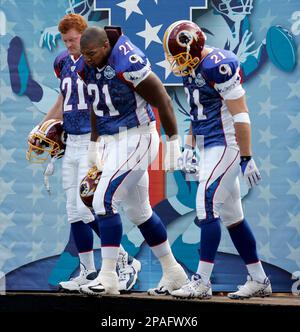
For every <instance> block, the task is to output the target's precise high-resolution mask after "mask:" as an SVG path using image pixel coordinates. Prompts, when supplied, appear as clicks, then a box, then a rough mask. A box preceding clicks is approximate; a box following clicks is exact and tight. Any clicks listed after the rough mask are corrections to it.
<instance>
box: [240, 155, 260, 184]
mask: <svg viewBox="0 0 300 332" xmlns="http://www.w3.org/2000/svg"><path fill="white" fill-rule="evenodd" d="M240 166H241V171H242V174H243V177H244V179H245V180H246V182H247V185H248V187H249V188H253V187H254V186H257V185H258V183H259V181H260V180H261V176H260V173H259V170H258V168H257V166H256V164H255V161H254V160H253V159H252V157H250V156H249V157H248V156H247V157H241V161H240Z"/></svg>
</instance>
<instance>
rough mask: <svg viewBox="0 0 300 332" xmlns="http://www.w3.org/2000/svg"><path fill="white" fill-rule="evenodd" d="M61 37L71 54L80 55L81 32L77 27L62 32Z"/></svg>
mask: <svg viewBox="0 0 300 332" xmlns="http://www.w3.org/2000/svg"><path fill="white" fill-rule="evenodd" d="M61 37H62V40H63V42H64V43H65V45H66V48H67V50H68V52H69V54H71V55H73V56H79V55H80V38H81V34H80V33H79V32H78V31H77V30H76V29H70V30H69V31H68V32H67V33H62V34H61Z"/></svg>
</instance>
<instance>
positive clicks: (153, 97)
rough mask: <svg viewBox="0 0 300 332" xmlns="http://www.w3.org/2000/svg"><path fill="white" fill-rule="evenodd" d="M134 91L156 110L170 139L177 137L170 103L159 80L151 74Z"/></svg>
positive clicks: (175, 123) (174, 118)
mask: <svg viewBox="0 0 300 332" xmlns="http://www.w3.org/2000/svg"><path fill="white" fill-rule="evenodd" d="M135 91H136V92H137V93H138V94H139V95H140V96H141V97H143V98H144V99H145V100H146V101H147V102H148V103H149V104H150V105H152V106H154V107H156V108H157V109H158V113H159V118H160V121H161V123H162V126H163V128H164V130H165V133H166V134H167V135H168V136H169V137H170V138H172V136H174V135H177V134H178V130H177V122H176V117H175V115H174V111H173V105H172V101H171V98H170V97H169V95H168V94H167V91H166V89H165V88H164V86H163V84H162V83H161V81H160V80H159V78H158V77H157V76H156V75H155V74H154V73H153V72H151V73H150V74H149V75H148V76H147V77H146V78H145V79H144V80H143V81H142V82H141V83H140V84H139V85H137V86H136V87H135Z"/></svg>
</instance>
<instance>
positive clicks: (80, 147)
mask: <svg viewBox="0 0 300 332" xmlns="http://www.w3.org/2000/svg"><path fill="white" fill-rule="evenodd" d="M86 28H87V23H86V21H85V20H84V18H83V17H82V16H81V15H79V14H68V15H66V16H65V17H64V18H63V19H62V20H61V21H60V23H59V26H58V29H59V31H60V33H61V35H62V40H63V41H64V43H65V45H66V48H67V50H66V51H63V52H62V53H60V54H59V55H58V56H57V57H56V59H55V62H54V70H55V74H56V76H57V77H58V78H59V80H60V94H59V96H58V98H57V101H56V103H55V105H54V106H53V107H52V108H51V109H50V111H49V112H48V114H47V115H46V117H45V118H44V120H43V122H42V123H45V122H47V121H48V120H49V119H61V120H63V129H64V131H65V133H66V134H67V140H66V150H65V155H64V158H63V165H62V182H63V188H64V190H65V192H66V196H67V206H66V209H67V215H68V221H69V222H70V224H71V230H72V234H73V237H74V240H75V244H76V246H77V249H78V252H79V258H80V274H79V276H77V277H75V278H73V279H71V280H69V281H63V282H61V283H60V286H61V288H63V289H64V290H68V291H79V287H80V286H82V285H84V284H86V283H88V282H90V281H91V280H92V279H93V278H94V277H95V276H96V273H95V272H96V269H95V264H94V254H93V232H92V230H94V231H95V232H96V233H97V235H98V236H99V228H98V221H97V219H95V216H94V215H93V213H92V212H91V211H90V209H89V208H87V207H86V206H85V205H84V204H83V202H82V201H81V198H80V195H79V186H80V181H81V180H82V179H83V178H84V176H85V175H86V174H87V172H88V170H89V164H88V158H87V153H88V145H89V141H90V131H91V128H90V108H89V104H88V95H87V90H86V87H85V86H84V84H83V82H82V80H81V79H80V78H78V76H77V68H78V67H79V66H80V65H82V64H83V58H82V56H81V54H80V38H81V35H82V33H83V31H84V30H85V29H86ZM39 127H41V126H39ZM37 131H38V128H37ZM34 134H35V132H32V133H31V136H30V138H29V139H30V141H31V144H33V145H34V144H36V145H39V144H40V143H39V142H40V141H39V139H35V138H34ZM32 151H35V152H36V153H37V154H38V153H40V152H41V151H40V150H39V148H36V149H34V148H33V149H32ZM117 257H118V261H117V262H118V264H117V269H118V277H119V279H118V281H120V284H118V289H119V290H120V291H128V290H130V289H131V288H132V287H133V286H134V284H135V283H136V281H137V273H138V272H139V270H140V269H141V264H140V262H139V261H138V260H136V259H134V258H132V257H129V256H128V254H127V252H126V251H125V250H124V248H123V247H122V246H121V247H120V251H119V252H118V253H117Z"/></svg>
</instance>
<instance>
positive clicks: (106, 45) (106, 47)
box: [103, 39, 110, 49]
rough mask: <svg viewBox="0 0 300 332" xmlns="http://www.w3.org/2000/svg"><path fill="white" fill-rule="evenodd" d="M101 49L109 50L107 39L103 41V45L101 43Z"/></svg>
mask: <svg viewBox="0 0 300 332" xmlns="http://www.w3.org/2000/svg"><path fill="white" fill-rule="evenodd" d="M103 47H104V48H105V49H108V48H110V43H109V40H108V39H106V40H105V41H104V43H103Z"/></svg>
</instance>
